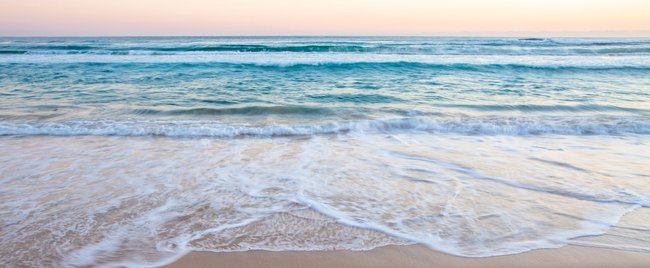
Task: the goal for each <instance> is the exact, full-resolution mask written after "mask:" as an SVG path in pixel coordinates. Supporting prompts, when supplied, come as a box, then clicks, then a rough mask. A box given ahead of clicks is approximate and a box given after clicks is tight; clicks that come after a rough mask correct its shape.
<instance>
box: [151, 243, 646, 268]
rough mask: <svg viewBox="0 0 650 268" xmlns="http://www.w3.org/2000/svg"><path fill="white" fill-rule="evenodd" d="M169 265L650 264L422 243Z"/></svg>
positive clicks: (567, 252) (589, 267) (560, 251)
mask: <svg viewBox="0 0 650 268" xmlns="http://www.w3.org/2000/svg"><path fill="white" fill-rule="evenodd" d="M162 267H167V268H184V267H238V268H247V267H251V268H252V267H255V268H258V267H268V268H275V267H278V268H291V267H314V268H319V267H323V268H324V267H341V268H345V267H350V268H353V267H354V268H361V267H369V268H370V267H373V268H382V267H386V268H389V267H391V268H392V267H412V268H419V267H423V268H424V267H427V268H432V267H444V268H453V267H482V268H507V267H585V268H596V267H603V268H604V267H628V268H633V267H650V253H647V252H633V251H622V250H616V249H603V248H593V247H583V246H572V245H569V246H565V247H562V248H557V249H538V250H532V251H529V252H524V253H519V254H514V255H503V256H494V257H482V258H469V257H459V256H453V255H449V254H445V253H442V252H439V251H435V250H433V249H430V248H428V247H426V246H424V245H407V246H385V247H379V248H375V249H372V250H368V251H352V250H333V251H277V252H275V251H263V250H253V251H244V252H223V253H217V252H205V251H193V252H190V253H188V254H186V255H184V256H182V257H181V258H179V259H177V260H175V261H174V262H172V263H170V264H168V265H164V266H162Z"/></svg>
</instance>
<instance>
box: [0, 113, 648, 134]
mask: <svg viewBox="0 0 650 268" xmlns="http://www.w3.org/2000/svg"><path fill="white" fill-rule="evenodd" d="M414 131H415V132H429V133H443V134H444V133H451V134H463V135H514V136H517V135H521V136H528V135H544V134H556V135H625V134H642V135H645V134H650V122H649V121H648V119H646V118H645V117H611V116H609V117H608V116H604V117H549V116H547V117H532V116H531V117H489V116H483V117H440V118H426V117H407V118H389V119H377V120H363V121H341V122H324V123H321V124H314V125H267V126H247V125H227V124H223V123H220V122H217V121H205V120H202V121H191V120H185V121H172V120H170V121H109V120H105V121H102V120H96V121H67V122H48V123H11V122H0V135H3V136H7V135H22V136H33V135H49V136H82V135H94V136H166V137H215V138H239V137H277V136H308V135H324V134H347V133H351V134H363V133H400V132H414Z"/></svg>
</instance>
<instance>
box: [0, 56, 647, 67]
mask: <svg viewBox="0 0 650 268" xmlns="http://www.w3.org/2000/svg"><path fill="white" fill-rule="evenodd" d="M3 63H36V64H59V63H74V64H79V63H83V64H120V65H124V66H131V65H136V64H143V63H144V64H182V65H183V66H193V65H196V64H204V65H200V66H199V65H197V66H198V67H209V66H217V67H218V66H219V65H221V64H222V65H224V66H226V65H250V66H265V67H283V68H286V67H297V68H300V67H309V66H319V67H321V68H403V69H405V70H407V69H408V68H433V69H453V70H459V69H460V70H463V69H466V70H484V69H486V68H489V69H531V70H533V69H538V70H560V69H561V70H617V69H620V70H631V71H634V70H643V71H646V70H650V57H645V56H620V57H607V56H594V57H582V56H484V57H480V58H477V57H475V56H471V55H444V56H431V55H383V54H345V53H296V54H291V55H289V54H286V53H266V54H263V55H255V54H253V53H243V54H239V53H218V54H211V55H165V56H157V57H152V56H149V55H122V56H114V55H5V56H1V57H0V64H3Z"/></svg>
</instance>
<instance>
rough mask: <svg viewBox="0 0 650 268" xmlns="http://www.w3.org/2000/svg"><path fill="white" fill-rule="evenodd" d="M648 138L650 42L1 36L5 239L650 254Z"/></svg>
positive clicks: (108, 258)
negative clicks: (593, 249) (592, 249)
mask: <svg viewBox="0 0 650 268" xmlns="http://www.w3.org/2000/svg"><path fill="white" fill-rule="evenodd" d="M649 135H650V40H647V39H639V40H633V39H536V38H528V39H516V38H510V39H497V38H491V39H488V38H425V37H191V38H190V37H174V38H154V37H151V38H136V37H132V38H0V149H2V152H3V155H2V156H0V174H2V175H1V176H0V185H2V187H0V188H2V190H1V191H0V201H2V202H1V203H2V205H0V208H1V210H0V213H2V218H3V219H2V220H1V221H2V222H1V223H2V224H3V226H4V227H3V228H2V231H0V237H2V239H1V240H2V241H3V242H0V243H1V244H2V245H3V247H2V248H4V249H5V250H8V249H11V248H15V247H16V246H15V245H17V244H18V243H20V244H21V246H20V247H21V248H22V250H21V251H20V253H19V254H15V255H13V256H12V257H10V258H9V261H10V263H11V264H23V265H24V264H36V265H66V266H77V265H88V264H106V265H109V266H110V265H118V264H120V265H132V266H139V265H145V264H159V263H164V262H166V261H169V260H172V259H174V258H176V257H178V256H180V255H182V254H184V253H185V252H187V251H189V250H212V251H241V250H248V249H269V250H287V249H297V250H313V249H336V248H340V249H369V248H373V247H376V246H381V245H389V244H410V243H423V244H426V245H429V246H430V247H432V248H434V249H437V250H441V251H444V252H447V253H450V254H455V255H461V256H470V257H479V256H492V255H503V254H512V253H519V252H524V251H528V250H532V249H537V248H549V247H551V248H552V247H560V246H563V245H567V244H577V245H585V246H598V247H611V248H618V249H624V250H636V251H647V250H648V249H649V248H650V233H648V231H647V230H648V229H649V228H650V227H649V226H644V225H643V224H642V223H639V222H638V221H636V222H635V221H633V220H632V222H631V223H630V222H625V215H629V214H632V215H636V214H635V213H637V214H639V213H640V214H641V215H644V214H647V213H646V211H647V210H646V209H647V207H648V205H649V204H650V187H648V185H649V184H648V178H650V177H649V176H650V170H649V169H648V166H650V156H649V155H648V153H647V152H650V146H649V144H650V143H648V142H649V141H650V140H649V139H648V137H650V136H649ZM477 202H478V203H480V204H477ZM75 207H76V209H71V208H75ZM636 217H637V216H633V217H632V218H634V219H636ZM305 219H309V222H308V223H305V222H302V221H305ZM621 222H624V223H623V224H621ZM640 222H643V221H640ZM635 224H636V225H635ZM70 225H75V226H76V227H74V229H69V228H71V227H69V226H70ZM260 225H261V226H266V227H264V228H262V227H260ZM269 226H270V227H269ZM316 227H319V228H320V227H322V228H320V229H319V228H316ZM143 228H144V229H143ZM147 228H149V229H147ZM42 230H48V234H43V233H41V231H42ZM62 230H74V232H75V233H74V234H73V233H66V232H63V231H62ZM145 230H148V231H145ZM269 230H271V231H269ZM319 230H320V231H319ZM323 230H325V231H323ZM630 230H636V231H634V232H632V231H630ZM617 232H618V233H617ZM605 233H608V234H609V235H611V233H614V235H611V236H612V237H617V239H623V240H620V241H619V240H616V239H612V238H611V237H610V236H608V235H605ZM16 234H17V235H16ZM319 234H321V235H319ZM322 234H326V235H322ZM350 237H354V239H351V238H350ZM585 237H587V239H584V238H585ZM601 238H602V239H601ZM599 239H601V240H602V241H601V240H599ZM612 241H614V242H612ZM125 249H127V250H130V252H132V253H129V254H124V253H123V250H125ZM5 253H6V254H5ZM8 254H9V253H8V252H4V253H3V256H8ZM34 256H42V257H34Z"/></svg>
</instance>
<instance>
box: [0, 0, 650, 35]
mask: <svg viewBox="0 0 650 268" xmlns="http://www.w3.org/2000/svg"><path fill="white" fill-rule="evenodd" d="M147 35H155V36H167V35H181V36H191V35H202V36H206V35H478V36H483V35H488V36H490V35H495V36H497V35H499V36H510V35H515V36H516V35H540V36H543V35H558V36H564V35H567V36H572V35H575V36H591V35H593V36H645V37H650V0H275V1H273V0H0V36H147Z"/></svg>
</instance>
